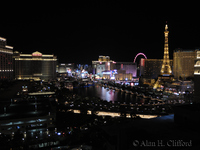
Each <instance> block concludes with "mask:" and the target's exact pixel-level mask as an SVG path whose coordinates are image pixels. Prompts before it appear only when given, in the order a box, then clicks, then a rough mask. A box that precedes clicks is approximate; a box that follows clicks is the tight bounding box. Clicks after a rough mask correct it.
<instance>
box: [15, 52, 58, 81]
mask: <svg viewBox="0 0 200 150" xmlns="http://www.w3.org/2000/svg"><path fill="white" fill-rule="evenodd" d="M13 55H14V56H13V58H14V73H15V79H16V80H24V79H25V80H29V79H33V80H44V81H48V80H49V79H55V78H56V63H57V57H56V56H54V55H46V54H42V53H40V52H38V51H36V52H33V53H32V54H22V53H19V52H18V51H15V52H14V54H13Z"/></svg>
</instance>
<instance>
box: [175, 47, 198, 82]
mask: <svg viewBox="0 0 200 150" xmlns="http://www.w3.org/2000/svg"><path fill="white" fill-rule="evenodd" d="M196 52H197V50H182V49H176V50H174V53H173V73H174V78H176V79H178V78H179V77H181V78H183V79H184V78H187V77H194V63H195V59H196Z"/></svg>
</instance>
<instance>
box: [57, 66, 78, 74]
mask: <svg viewBox="0 0 200 150" xmlns="http://www.w3.org/2000/svg"><path fill="white" fill-rule="evenodd" d="M72 71H74V63H60V64H58V65H57V66H56V72H58V73H61V74H63V73H64V74H66V73H67V74H68V75H71V73H72Z"/></svg>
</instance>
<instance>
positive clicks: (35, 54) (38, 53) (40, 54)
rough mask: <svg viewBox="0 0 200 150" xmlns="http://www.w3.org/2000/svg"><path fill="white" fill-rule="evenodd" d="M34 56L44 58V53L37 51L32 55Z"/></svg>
mask: <svg viewBox="0 0 200 150" xmlns="http://www.w3.org/2000/svg"><path fill="white" fill-rule="evenodd" d="M32 56H42V53H40V52H38V51H36V52H34V53H32Z"/></svg>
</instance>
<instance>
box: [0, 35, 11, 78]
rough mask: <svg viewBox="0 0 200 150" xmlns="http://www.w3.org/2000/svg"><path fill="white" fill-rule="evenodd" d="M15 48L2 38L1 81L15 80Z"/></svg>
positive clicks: (0, 43)
mask: <svg viewBox="0 0 200 150" xmlns="http://www.w3.org/2000/svg"><path fill="white" fill-rule="evenodd" d="M12 56H13V47H12V46H8V45H6V39H5V38H3V37H0V80H12V79H13V61H12Z"/></svg>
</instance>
